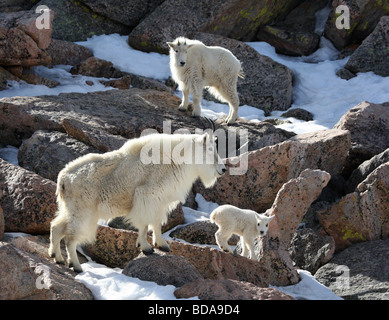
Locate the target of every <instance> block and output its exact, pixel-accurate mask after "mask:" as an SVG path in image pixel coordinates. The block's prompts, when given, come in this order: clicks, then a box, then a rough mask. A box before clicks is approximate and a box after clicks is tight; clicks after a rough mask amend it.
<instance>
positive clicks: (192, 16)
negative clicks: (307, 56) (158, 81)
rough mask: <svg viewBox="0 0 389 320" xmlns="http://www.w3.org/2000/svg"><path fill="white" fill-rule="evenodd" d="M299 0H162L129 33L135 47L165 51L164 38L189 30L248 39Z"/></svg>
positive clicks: (170, 39) (286, 11) (282, 14)
mask: <svg viewBox="0 0 389 320" xmlns="http://www.w3.org/2000/svg"><path fill="white" fill-rule="evenodd" d="M300 2H302V0H292V1H290V0H282V1H278V2H273V1H265V0H245V1H241V0H227V1H219V0H211V1H210V0H196V1H192V0H191V1H181V0H165V1H164V2H163V3H162V4H161V5H160V6H159V7H158V8H156V9H155V10H154V11H153V12H152V13H151V14H150V15H148V16H147V17H146V18H145V19H144V20H143V21H142V22H141V23H140V24H138V25H137V26H136V27H135V28H134V30H132V32H131V33H130V35H129V38H128V41H129V44H130V45H131V46H132V47H133V48H135V49H138V50H142V51H147V52H150V51H153V52H160V53H168V52H169V48H168V46H167V44H166V42H167V41H172V40H173V39H175V38H176V37H178V36H188V34H190V33H193V32H210V33H214V34H219V35H223V36H226V37H229V38H233V39H238V40H244V41H249V40H251V39H253V37H254V35H255V33H256V31H257V30H258V28H259V26H261V25H266V24H269V23H271V22H274V21H276V20H278V19H282V18H283V17H285V16H286V15H287V14H288V13H289V12H290V10H291V9H293V8H294V7H296V5H298V4H299V3H300Z"/></svg>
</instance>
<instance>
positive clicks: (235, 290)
mask: <svg viewBox="0 0 389 320" xmlns="http://www.w3.org/2000/svg"><path fill="white" fill-rule="evenodd" d="M174 295H175V296H176V298H177V299H185V298H191V297H194V296H197V297H198V298H199V299H200V300H294V298H293V297H291V296H290V295H288V294H286V293H284V292H282V291H279V290H277V289H275V288H260V287H257V286H255V285H254V284H252V283H249V282H244V281H236V280H230V279H225V280H210V279H200V280H196V281H192V282H190V283H187V284H185V285H183V286H182V287H181V288H179V289H177V290H176V291H174Z"/></svg>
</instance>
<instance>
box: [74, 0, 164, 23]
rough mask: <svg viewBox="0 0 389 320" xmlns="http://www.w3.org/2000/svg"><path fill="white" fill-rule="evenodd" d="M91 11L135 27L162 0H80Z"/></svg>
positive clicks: (162, 0)
mask: <svg viewBox="0 0 389 320" xmlns="http://www.w3.org/2000/svg"><path fill="white" fill-rule="evenodd" d="M81 2H83V3H84V4H85V5H87V6H88V8H90V9H91V10H92V11H93V12H95V13H97V14H99V15H101V16H103V17H106V18H108V19H110V20H114V21H117V22H120V23H122V24H124V25H126V26H128V27H132V28H133V27H135V26H136V25H138V24H139V22H140V21H141V20H142V19H143V18H144V17H145V16H147V15H148V14H149V13H150V12H152V11H153V10H154V9H155V8H157V7H158V6H159V5H160V4H161V3H162V2H164V0H147V1H145V0H143V1H139V0H122V1H120V0H119V1H118V0H103V1H101V0H82V1H81Z"/></svg>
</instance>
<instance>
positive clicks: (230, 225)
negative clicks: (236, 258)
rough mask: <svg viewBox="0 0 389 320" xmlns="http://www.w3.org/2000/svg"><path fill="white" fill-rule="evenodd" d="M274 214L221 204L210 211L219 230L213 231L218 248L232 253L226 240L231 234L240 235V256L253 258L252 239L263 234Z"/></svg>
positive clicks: (212, 219)
mask: <svg viewBox="0 0 389 320" xmlns="http://www.w3.org/2000/svg"><path fill="white" fill-rule="evenodd" d="M274 217H275V216H271V217H268V216H265V215H264V214H258V213H256V212H255V211H252V210H245V209H239V208H237V207H234V206H231V205H228V204H226V205H222V206H220V207H218V208H216V209H215V210H213V212H212V213H211V221H212V222H213V223H216V224H217V225H218V227H219V230H218V231H216V233H215V238H216V243H217V245H218V246H219V247H220V249H222V250H224V251H226V252H230V253H232V250H231V248H230V246H229V245H228V243H227V241H228V239H229V238H230V236H231V235H232V234H236V235H238V236H240V240H241V244H242V256H244V257H247V248H248V250H249V258H250V259H255V252H254V239H255V238H256V237H258V236H259V235H260V236H264V235H266V233H267V230H268V229H269V223H270V221H271V220H272V219H273V218H274Z"/></svg>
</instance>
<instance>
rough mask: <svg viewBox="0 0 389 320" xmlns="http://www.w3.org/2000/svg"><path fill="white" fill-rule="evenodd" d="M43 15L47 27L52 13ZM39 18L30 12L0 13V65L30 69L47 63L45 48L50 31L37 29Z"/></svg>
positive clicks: (48, 43) (51, 19)
mask: <svg viewBox="0 0 389 320" xmlns="http://www.w3.org/2000/svg"><path fill="white" fill-rule="evenodd" d="M47 15H48V17H49V19H50V21H48V22H49V23H50V24H49V26H51V25H52V22H53V19H54V12H53V11H49V12H48V14H47ZM39 16H40V14H39V13H35V12H32V11H20V12H12V13H4V12H0V47H1V49H2V50H1V51H0V65H2V66H23V67H31V66H36V65H41V64H44V65H47V64H49V63H50V62H51V58H50V56H49V55H48V54H47V53H46V51H45V49H47V47H48V46H49V45H50V41H51V35H52V28H51V27H50V28H43V29H38V28H37V26H36V20H37V18H38V17H39Z"/></svg>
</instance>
